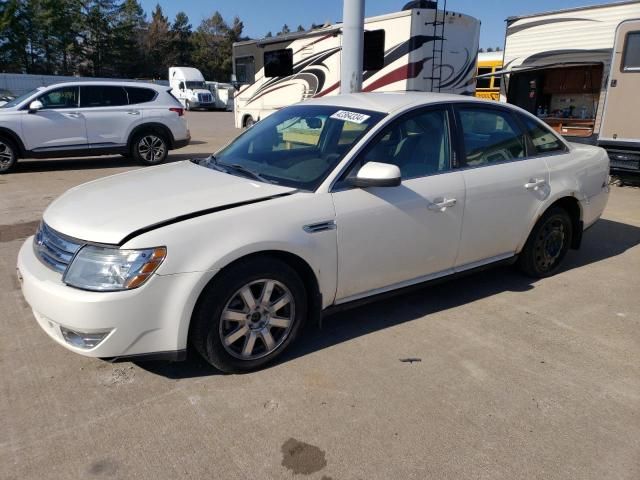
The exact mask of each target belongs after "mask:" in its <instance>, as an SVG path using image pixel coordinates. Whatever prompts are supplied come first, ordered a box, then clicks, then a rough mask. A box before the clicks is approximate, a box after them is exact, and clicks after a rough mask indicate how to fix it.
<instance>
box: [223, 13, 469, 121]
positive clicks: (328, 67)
mask: <svg viewBox="0 0 640 480" xmlns="http://www.w3.org/2000/svg"><path fill="white" fill-rule="evenodd" d="M364 28H365V34H364V55H363V70H364V71H363V87H362V89H363V91H365V92H371V91H406V90H416V91H426V92H447V93H457V94H463V95H473V94H474V91H475V79H474V77H475V73H476V72H475V69H476V52H477V51H478V40H479V34H480V21H479V20H477V19H475V18H473V17H470V16H468V15H463V14H461V13H455V12H451V11H445V10H439V9H438V8H437V2H431V1H414V2H409V3H408V4H407V5H405V7H404V9H403V10H402V11H400V12H396V13H391V14H388V15H382V16H378V17H371V18H367V19H365V26H364ZM341 49H342V29H341V24H339V23H338V24H335V25H333V26H327V27H324V28H320V29H315V30H311V31H308V32H301V33H295V34H290V35H282V36H278V37H274V38H264V39H262V40H250V41H245V42H238V43H235V44H234V45H233V60H234V61H233V71H234V75H235V80H236V82H237V85H239V90H238V91H237V92H236V96H235V101H234V111H235V124H236V127H238V128H241V127H247V126H249V125H251V124H253V122H255V121H257V120H259V119H261V118H264V117H265V116H267V115H269V114H270V113H272V112H274V111H276V110H278V109H280V108H282V107H285V106H287V105H290V104H293V103H296V102H299V101H302V100H306V99H308V98H312V97H322V96H325V95H335V94H337V93H339V87H340V52H341Z"/></svg>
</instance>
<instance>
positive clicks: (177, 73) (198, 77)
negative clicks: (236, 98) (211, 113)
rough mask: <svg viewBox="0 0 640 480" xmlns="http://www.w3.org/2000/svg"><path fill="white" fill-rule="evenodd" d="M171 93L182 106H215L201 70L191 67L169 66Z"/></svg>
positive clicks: (209, 107)
mask: <svg viewBox="0 0 640 480" xmlns="http://www.w3.org/2000/svg"><path fill="white" fill-rule="evenodd" d="M169 85H171V93H172V95H173V96H174V97H176V98H177V99H178V100H179V101H180V103H182V105H184V108H186V109H187V110H192V109H194V108H206V109H213V108H216V104H215V102H214V99H213V95H212V94H211V91H210V90H209V89H208V88H207V85H206V82H205V81H204V76H203V75H202V72H200V70H198V69H197V68H193V67H170V68H169Z"/></svg>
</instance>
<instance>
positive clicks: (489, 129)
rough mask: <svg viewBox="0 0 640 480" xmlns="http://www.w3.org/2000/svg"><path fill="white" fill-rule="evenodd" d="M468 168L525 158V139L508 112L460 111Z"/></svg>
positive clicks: (494, 110) (466, 108) (477, 108)
mask: <svg viewBox="0 0 640 480" xmlns="http://www.w3.org/2000/svg"><path fill="white" fill-rule="evenodd" d="M457 111H458V115H459V118H460V125H461V126H462V135H463V143H464V149H465V157H464V160H465V162H464V163H465V166H467V167H477V166H484V165H490V164H493V163H500V162H508V161H512V160H516V159H519V158H524V157H525V136H524V134H523V133H522V131H521V130H520V128H519V127H518V125H517V123H516V121H515V119H514V118H513V116H512V115H511V114H510V113H509V112H506V111H503V110H500V109H493V108H482V107H473V106H470V107H458V108H457Z"/></svg>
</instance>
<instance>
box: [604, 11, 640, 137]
mask: <svg viewBox="0 0 640 480" xmlns="http://www.w3.org/2000/svg"><path fill="white" fill-rule="evenodd" d="M638 92H640V19H634V20H625V21H624V22H621V23H620V24H619V25H618V28H617V29H616V38H615V44H614V47H613V56H612V58H611V73H610V74H609V85H608V86H607V97H606V100H605V105H604V116H603V118H602V126H601V128H600V136H599V138H598V140H599V141H604V142H606V143H608V144H612V143H619V142H620V144H621V145H623V144H627V145H628V146H636V147H640V95H638ZM632 144H635V145H632Z"/></svg>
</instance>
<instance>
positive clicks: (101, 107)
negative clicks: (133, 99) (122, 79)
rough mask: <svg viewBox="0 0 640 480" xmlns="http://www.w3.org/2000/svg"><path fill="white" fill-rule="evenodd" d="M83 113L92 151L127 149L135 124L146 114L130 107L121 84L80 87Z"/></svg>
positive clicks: (134, 107)
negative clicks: (125, 147)
mask: <svg viewBox="0 0 640 480" xmlns="http://www.w3.org/2000/svg"><path fill="white" fill-rule="evenodd" d="M80 110H81V112H82V114H83V115H84V117H85V119H86V122H87V135H88V139H89V148H91V149H101V148H114V147H120V146H125V145H126V144H127V135H128V132H130V131H131V126H132V124H135V123H138V122H140V120H141V119H142V111H141V110H140V109H139V108H136V106H135V105H132V106H130V105H129V101H128V96H127V92H126V90H125V89H124V87H121V86H118V85H113V86H110V85H87V86H82V87H80Z"/></svg>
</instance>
